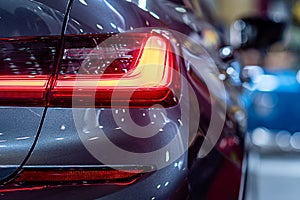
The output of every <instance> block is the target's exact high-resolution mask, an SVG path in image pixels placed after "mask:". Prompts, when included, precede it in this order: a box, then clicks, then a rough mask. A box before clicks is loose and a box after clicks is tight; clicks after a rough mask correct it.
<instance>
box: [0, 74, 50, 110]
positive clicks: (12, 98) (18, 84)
mask: <svg viewBox="0 0 300 200" xmlns="http://www.w3.org/2000/svg"><path fill="white" fill-rule="evenodd" d="M49 77H50V76H48V75H18V76H16V75H7V76H0V104H1V105H22V106H25V105H28V106H34V105H45V104H46V92H47V91H46V87H47V83H48V79H49Z"/></svg>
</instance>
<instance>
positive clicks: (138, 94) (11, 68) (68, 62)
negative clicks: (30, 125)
mask: <svg viewBox="0 0 300 200" xmlns="http://www.w3.org/2000/svg"><path fill="white" fill-rule="evenodd" d="M58 43H59V38H58V37H56V36H53V37H18V38H2V39H0V48H1V52H0V66H1V68H0V105H8V106H11V105H12V106H46V105H48V106H57V107H94V106H95V107H114V106H121V107H123V106H127V105H129V106H130V107H150V106H153V105H155V104H160V105H162V106H165V107H170V106H173V105H176V104H177V102H178V98H177V96H178V95H176V94H177V92H178V91H179V89H180V84H179V75H178V70H179V68H178V66H177V65H176V63H177V62H176V61H175V60H176V56H175V55H174V53H173V47H172V45H171V43H170V41H169V39H168V38H166V36H163V35H162V34H159V33H122V34H116V35H68V36H65V43H64V54H63V57H62V59H61V62H60V64H59V66H58V69H56V68H55V67H56V66H53V63H54V60H55V54H56V51H57V47H58ZM54 71H55V72H57V73H56V74H55V75H54V76H53V74H54V73H53V72H54ZM50 80H51V81H50ZM48 93H49V95H48ZM47 97H48V99H47Z"/></svg>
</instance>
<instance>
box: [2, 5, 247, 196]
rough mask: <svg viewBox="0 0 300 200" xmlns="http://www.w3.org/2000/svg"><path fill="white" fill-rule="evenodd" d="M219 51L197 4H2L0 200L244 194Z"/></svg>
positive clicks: (238, 109) (239, 142)
mask: <svg viewBox="0 0 300 200" xmlns="http://www.w3.org/2000/svg"><path fill="white" fill-rule="evenodd" d="M190 3H191V2H190ZM206 12H207V11H205V10H204V12H203V13H204V14H205V13H206ZM221 47H222V38H221V37H220V35H219V32H218V31H216V29H215V28H214V25H213V24H211V23H209V20H207V19H206V18H205V15H203V16H202V17H196V15H195V12H194V11H193V10H192V8H191V7H188V5H187V1H179V0H151V1H137V0H132V1H131V0H98V1H96V0H10V1H1V2H0V48H1V51H0V66H1V68H0V109H1V111H0V119H1V120H0V181H1V183H0V184H1V186H0V197H1V199H3V200H8V199H14V200H15V199H63V198H67V199H114V200H116V199H122V200H124V199H152V200H154V199H238V198H241V197H242V196H243V182H244V173H243V172H244V170H245V161H244V160H245V156H244V133H245V113H244V109H243V107H242V104H241V102H240V99H239V91H238V90H239V88H238V86H236V85H235V84H234V83H233V81H232V80H233V79H232V78H235V80H236V77H237V76H236V73H234V72H236V71H235V69H234V68H233V67H232V66H231V63H233V62H231V61H230V62H229V61H228V60H231V59H228V58H229V57H230V56H231V55H232V52H231V50H230V48H229V47H222V48H221ZM225 61H226V62H225Z"/></svg>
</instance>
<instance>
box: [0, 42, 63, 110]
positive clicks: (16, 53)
mask: <svg viewBox="0 0 300 200" xmlns="http://www.w3.org/2000/svg"><path fill="white" fill-rule="evenodd" d="M57 44H58V37H15V38H1V39H0V49H1V51H0V105H7V106H11V105H12V106H45V105H46V94H47V84H48V81H49V79H50V75H51V71H52V69H53V62H54V55H55V53H56V48H57Z"/></svg>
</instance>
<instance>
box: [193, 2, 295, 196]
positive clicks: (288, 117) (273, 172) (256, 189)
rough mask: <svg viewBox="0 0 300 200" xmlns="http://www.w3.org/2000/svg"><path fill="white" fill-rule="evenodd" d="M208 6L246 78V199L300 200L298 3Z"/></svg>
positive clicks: (234, 3)
mask: <svg viewBox="0 0 300 200" xmlns="http://www.w3.org/2000/svg"><path fill="white" fill-rule="evenodd" d="M195 1H196V0H195ZM202 1H205V0H202ZM209 2H210V3H209V5H210V6H209V7H210V8H209V9H211V10H213V12H212V13H214V15H215V16H214V18H217V19H219V20H216V26H217V27H219V29H220V30H221V31H222V32H223V34H224V36H225V37H226V38H227V40H228V41H230V44H231V45H232V46H233V47H234V49H235V54H236V55H235V56H236V58H237V59H238V60H239V61H240V64H241V68H242V71H243V74H242V75H243V78H244V79H247V80H246V81H245V82H244V83H243V91H244V92H243V102H244V104H245V105H246V108H247V111H248V112H247V113H248V135H247V141H246V142H247V149H248V151H247V154H248V169H247V182H246V186H245V188H246V189H245V199H246V200H252V199H255V200H260V199H272V200H276V199H289V200H293V199H295V200H296V199H299V197H300V190H299V188H298V186H300V103H299V100H300V71H299V69H300V1H299V0H226V1H224V0H213V1H209ZM199 15H201V13H200V12H199Z"/></svg>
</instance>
